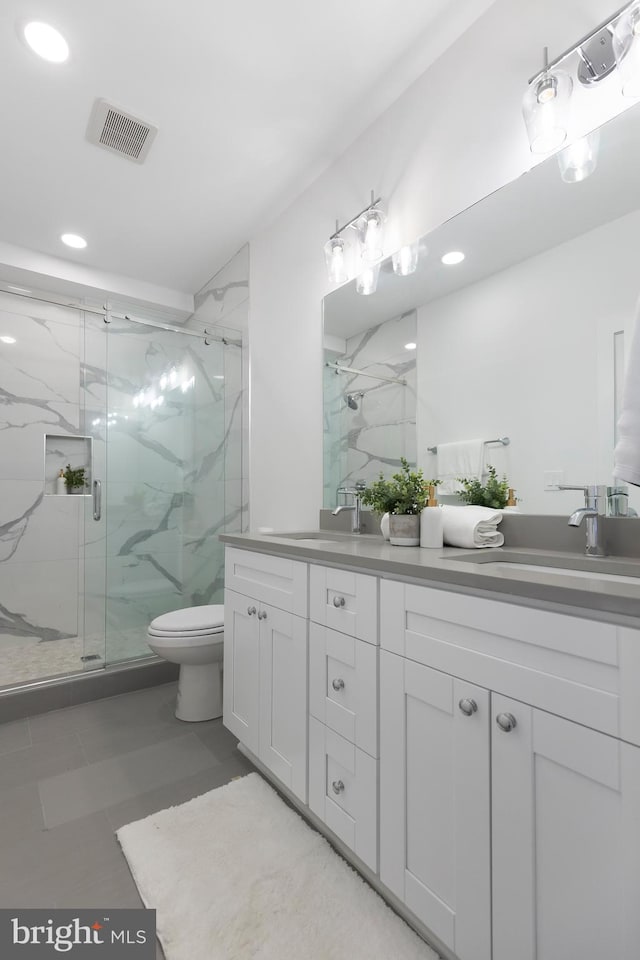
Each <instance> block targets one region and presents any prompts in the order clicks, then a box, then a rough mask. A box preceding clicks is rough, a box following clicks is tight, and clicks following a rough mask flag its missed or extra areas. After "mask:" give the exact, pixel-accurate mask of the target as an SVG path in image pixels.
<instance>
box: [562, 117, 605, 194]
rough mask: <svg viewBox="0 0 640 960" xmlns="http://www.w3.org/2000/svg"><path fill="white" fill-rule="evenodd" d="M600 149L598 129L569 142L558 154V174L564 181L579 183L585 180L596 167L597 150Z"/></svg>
mask: <svg viewBox="0 0 640 960" xmlns="http://www.w3.org/2000/svg"><path fill="white" fill-rule="evenodd" d="M599 149H600V131H599V130H593V131H592V132H591V133H589V134H587V136H586V137H581V138H580V139H579V140H575V141H574V142H573V143H570V144H569V146H568V147H565V148H564V149H563V150H561V151H560V153H559V154H558V165H559V167H560V176H561V177H562V179H563V180H564V182H565V183H579V182H580V181H581V180H586V179H587V177H590V176H591V174H592V173H593V171H594V170H595V169H596V166H597V163H598V150H599Z"/></svg>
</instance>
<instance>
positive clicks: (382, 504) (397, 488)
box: [361, 457, 437, 547]
mask: <svg viewBox="0 0 640 960" xmlns="http://www.w3.org/2000/svg"><path fill="white" fill-rule="evenodd" d="M400 464H401V468H400V470H399V471H398V472H397V473H394V474H393V475H392V477H391V479H390V480H385V478H384V475H383V474H382V473H380V476H379V478H378V479H377V480H374V481H373V482H372V483H370V484H369V486H367V487H366V488H365V490H364V491H363V493H362V497H361V499H362V503H363V504H365V506H369V507H371V508H372V509H373V510H374V511H375V512H376V513H379V514H381V515H382V516H384V515H385V514H389V534H390V541H391V543H392V544H395V545H397V546H414V547H415V546H418V545H419V543H420V514H421V512H422V510H423V509H424V507H425V505H426V503H427V499H428V489H429V484H435V483H437V481H434V480H425V479H424V476H423V474H422V470H412V469H411V467H410V466H409V462H408V460H406V459H405V457H401V458H400Z"/></svg>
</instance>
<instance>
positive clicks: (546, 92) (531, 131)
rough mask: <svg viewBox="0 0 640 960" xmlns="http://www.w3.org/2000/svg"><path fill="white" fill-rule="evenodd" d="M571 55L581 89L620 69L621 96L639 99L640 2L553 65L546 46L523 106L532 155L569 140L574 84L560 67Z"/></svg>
mask: <svg viewBox="0 0 640 960" xmlns="http://www.w3.org/2000/svg"><path fill="white" fill-rule="evenodd" d="M573 54H577V57H578V66H577V70H576V78H577V80H578V81H579V82H580V84H581V85H582V86H583V87H585V88H589V87H593V86H595V85H596V84H598V83H599V82H600V81H601V80H604V79H605V77H608V76H609V75H610V74H611V73H613V71H614V70H616V68H617V69H618V72H619V73H620V76H621V78H622V92H623V93H624V94H625V95H626V96H631V97H640V0H633V2H632V3H627V4H625V6H624V7H622V8H621V9H620V10H618V11H616V13H614V14H613V15H612V16H610V17H609V18H608V19H607V20H605V21H604V22H603V23H601V24H600V25H599V26H597V27H596V28H595V30H592V31H591V32H590V33H588V34H587V35H586V36H584V37H582V39H581V40H578V42H577V43H575V44H574V45H573V46H571V47H569V48H568V49H567V50H565V51H564V52H563V53H561V54H560V56H558V57H556V58H555V60H552V62H551V63H549V58H548V54H547V48H546V47H545V49H544V66H543V68H542V70H541V71H540V72H539V73H536V74H535V75H534V76H533V77H531V78H530V80H529V85H528V87H527V90H526V93H525V95H524V100H523V103H522V112H523V115H524V122H525V126H526V128H527V134H528V136H529V145H530V147H531V152H532V153H538V154H540V153H551V152H552V151H554V150H557V149H558V147H559V146H561V145H562V143H564V141H565V140H566V138H567V132H568V127H569V120H570V103H571V93H572V90H573V80H572V78H571V77H570V76H569V74H568V73H566V72H565V71H564V70H561V69H559V64H561V63H562V62H563V61H564V60H566V59H567V58H569V57H571V56H573Z"/></svg>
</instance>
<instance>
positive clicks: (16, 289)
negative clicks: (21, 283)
mask: <svg viewBox="0 0 640 960" xmlns="http://www.w3.org/2000/svg"><path fill="white" fill-rule="evenodd" d="M7 290H13V292H14V293H31V290H27V288H26V287H14V286H13V284H12V283H8V284H7Z"/></svg>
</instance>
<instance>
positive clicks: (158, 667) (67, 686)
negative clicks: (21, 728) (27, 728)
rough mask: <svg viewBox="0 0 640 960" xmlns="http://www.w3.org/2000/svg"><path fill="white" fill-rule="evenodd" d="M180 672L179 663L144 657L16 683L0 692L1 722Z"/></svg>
mask: <svg viewBox="0 0 640 960" xmlns="http://www.w3.org/2000/svg"><path fill="white" fill-rule="evenodd" d="M179 672H180V667H179V666H178V664H175V663H168V662H167V661H166V660H161V659H159V658H156V657H145V658H144V659H140V660H136V661H132V662H131V663H126V664H121V665H118V666H113V667H106V668H105V669H104V670H92V671H91V672H89V673H80V674H75V675H74V676H72V677H58V678H56V679H54V680H42V681H39V682H37V683H33V684H28V685H25V686H24V687H14V688H13V689H11V690H7V691H6V692H4V693H2V692H0V723H7V722H9V721H11V720H21V719H23V718H24V717H34V716H37V715H38V714H40V713H49V712H50V711H51V710H61V709H62V708H63V707H71V706H76V705H77V704H79V703H89V702H91V701H92V700H104V699H105V698H107V697H115V696H118V694H120V693H130V692H131V691H133V690H143V689H145V688H146V687H155V686H158V685H160V684H161V683H171V682H172V681H174V680H177V679H178V673H179Z"/></svg>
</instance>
